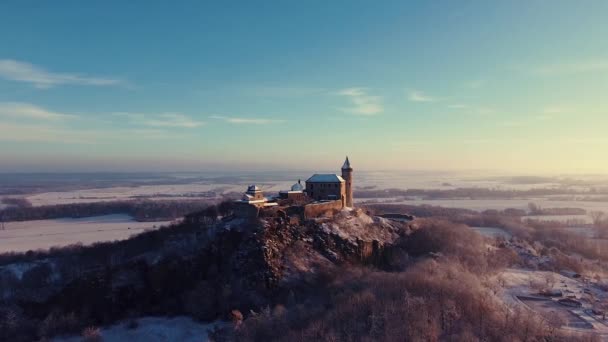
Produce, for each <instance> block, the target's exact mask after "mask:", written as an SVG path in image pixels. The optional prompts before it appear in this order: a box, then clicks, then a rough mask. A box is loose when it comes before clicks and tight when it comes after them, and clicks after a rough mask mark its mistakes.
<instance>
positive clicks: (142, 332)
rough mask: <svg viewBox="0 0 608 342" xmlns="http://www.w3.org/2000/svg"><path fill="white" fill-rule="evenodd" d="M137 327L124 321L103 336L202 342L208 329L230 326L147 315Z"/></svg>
mask: <svg viewBox="0 0 608 342" xmlns="http://www.w3.org/2000/svg"><path fill="white" fill-rule="evenodd" d="M137 323H138V324H137V327H136V328H134V329H129V328H128V327H127V325H128V323H127V322H123V323H119V324H115V325H112V326H110V327H106V328H102V329H101V337H102V339H103V341H105V342H136V341H146V342H173V341H180V342H202V341H209V336H208V334H207V330H208V329H212V328H213V327H216V326H217V327H223V326H228V325H229V323H226V322H214V323H209V324H202V323H198V322H196V321H194V320H192V319H191V318H189V317H183V316H180V317H173V318H165V317H145V318H140V319H138V320H137ZM52 341H53V342H80V341H82V337H80V336H71V337H60V338H55V339H53V340H52Z"/></svg>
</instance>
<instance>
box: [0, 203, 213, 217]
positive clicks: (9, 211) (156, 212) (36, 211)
mask: <svg viewBox="0 0 608 342" xmlns="http://www.w3.org/2000/svg"><path fill="white" fill-rule="evenodd" d="M212 203H213V201H211V200H187V201H139V200H138V201H113V202H93V203H70V204H57V205H45V206H39V207H32V206H19V207H15V206H11V207H8V208H5V209H4V210H0V218H1V219H2V220H3V221H5V222H8V221H30V220H47V219H56V218H66V217H69V218H79V217H90V216H99V215H109V214H128V215H131V216H133V218H135V219H136V220H137V221H161V220H172V219H175V218H179V217H182V216H184V215H186V214H188V213H192V212H195V211H198V210H201V209H202V208H205V207H207V206H209V205H211V204H212Z"/></svg>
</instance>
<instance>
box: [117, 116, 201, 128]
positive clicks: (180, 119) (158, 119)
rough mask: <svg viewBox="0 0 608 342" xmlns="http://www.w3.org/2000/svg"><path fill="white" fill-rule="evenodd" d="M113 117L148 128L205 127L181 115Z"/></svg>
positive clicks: (199, 122)
mask: <svg viewBox="0 0 608 342" xmlns="http://www.w3.org/2000/svg"><path fill="white" fill-rule="evenodd" d="M113 115H115V116H122V117H126V118H128V119H129V121H130V123H131V124H135V125H141V126H148V127H159V128H160V127H162V128H196V127H201V126H203V125H205V122H203V121H197V120H194V119H192V118H190V117H189V116H187V115H184V114H181V113H160V114H144V113H126V112H119V113H113Z"/></svg>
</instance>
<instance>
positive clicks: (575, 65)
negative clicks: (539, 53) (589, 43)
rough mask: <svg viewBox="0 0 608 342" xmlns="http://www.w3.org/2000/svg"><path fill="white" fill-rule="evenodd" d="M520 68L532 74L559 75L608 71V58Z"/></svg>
mask: <svg viewBox="0 0 608 342" xmlns="http://www.w3.org/2000/svg"><path fill="white" fill-rule="evenodd" d="M519 69H524V70H526V71H528V72H530V73H532V74H536V75H541V76H557V75H568V74H579V73H589V72H607V71H608V58H598V59H588V60H579V61H570V62H559V63H552V64H546V65H538V66H535V67H531V68H519Z"/></svg>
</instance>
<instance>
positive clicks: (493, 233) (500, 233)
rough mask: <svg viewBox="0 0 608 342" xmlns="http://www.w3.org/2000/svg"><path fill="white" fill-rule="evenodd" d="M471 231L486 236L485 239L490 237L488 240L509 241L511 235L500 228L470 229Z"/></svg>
mask: <svg viewBox="0 0 608 342" xmlns="http://www.w3.org/2000/svg"><path fill="white" fill-rule="evenodd" d="M471 229H472V230H474V231H476V232H478V233H479V234H481V235H483V236H486V237H490V238H496V237H503V238H505V239H506V240H510V239H511V234H510V233H509V232H507V231H506V230H504V229H501V228H495V227H471Z"/></svg>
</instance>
